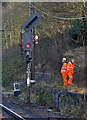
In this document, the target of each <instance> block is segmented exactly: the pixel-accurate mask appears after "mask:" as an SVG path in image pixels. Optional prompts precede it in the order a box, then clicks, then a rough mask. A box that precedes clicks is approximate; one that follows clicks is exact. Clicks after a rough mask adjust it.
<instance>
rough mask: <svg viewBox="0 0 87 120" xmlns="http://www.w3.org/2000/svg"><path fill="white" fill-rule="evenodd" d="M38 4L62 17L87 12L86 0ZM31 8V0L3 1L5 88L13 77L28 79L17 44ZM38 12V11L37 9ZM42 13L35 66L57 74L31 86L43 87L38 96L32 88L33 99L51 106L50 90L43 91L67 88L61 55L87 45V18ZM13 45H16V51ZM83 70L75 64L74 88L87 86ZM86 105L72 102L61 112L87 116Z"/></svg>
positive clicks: (41, 79)
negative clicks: (65, 18) (48, 88)
mask: <svg viewBox="0 0 87 120" xmlns="http://www.w3.org/2000/svg"><path fill="white" fill-rule="evenodd" d="M35 6H37V7H38V8H39V9H41V10H43V11H45V12H47V13H49V14H51V15H55V16H59V17H69V18H70V17H71V18H72V17H76V18H77V17H80V16H83V15H82V11H84V16H87V2H85V3H80V2H79V3H67V2H66V3H65V2H61V3H59V2H57V3H35ZM83 8H84V10H83ZM29 12H30V10H29V3H3V10H2V15H3V19H2V29H4V30H5V31H4V32H2V45H3V46H2V48H3V58H2V59H3V61H2V72H3V73H2V75H3V76H2V85H3V86H4V87H5V90H6V91H7V87H10V88H11V89H12V87H11V85H12V83H13V82H14V81H16V80H19V81H20V80H23V79H24V80H25V79H26V65H25V62H24V56H21V55H20V52H19V49H17V48H18V47H19V46H18V44H19V43H20V42H21V41H20V31H21V30H20V29H21V25H22V24H23V23H24V22H25V21H26V19H27V18H28V17H29ZM35 12H38V11H37V10H35ZM40 15H41V17H42V18H41V21H40V22H39V23H38V24H37V25H36V31H35V32H36V34H37V35H38V36H39V40H38V44H37V45H35V67H36V70H40V71H42V72H43V74H44V71H46V70H49V71H52V72H53V73H54V76H52V77H51V79H50V80H49V81H48V80H47V79H46V82H44V80H43V76H42V77H40V78H39V80H37V83H36V85H35V86H34V87H32V90H34V89H35V87H37V86H39V87H41V89H40V90H39V94H38V96H37V95H35V94H34V93H33V92H32V94H31V99H32V100H34V101H35V102H39V103H40V105H45V106H49V107H50V106H53V104H52V98H51V96H50V93H47V92H46V91H44V88H46V87H50V88H51V91H50V92H52V89H56V90H58V91H60V90H61V89H64V90H65V89H66V88H64V87H63V80H62V77H61V75H60V68H61V65H62V63H61V59H62V57H63V56H64V53H65V51H66V50H67V51H68V50H72V48H77V47H80V46H85V45H87V21H86V19H82V20H73V21H64V20H59V19H53V18H51V17H48V16H46V15H44V14H42V13H41V12H40ZM11 48H12V49H14V51H13V50H12V49H11ZM7 51H9V52H7ZM15 51H16V52H15ZM81 52H83V51H81ZM74 54H75V55H76V56H77V54H78V52H77V54H76V53H75V51H74ZM76 56H74V58H76ZM80 56H81V55H80ZM69 57H70V56H69ZM81 57H83V56H81ZM78 59H79V57H78ZM77 63H78V62H77ZM78 68H79V69H78ZM77 70H78V72H77ZM83 70H84V69H83V68H82V67H79V65H77V64H75V80H77V81H75V80H74V84H73V86H72V89H74V90H75V89H76V88H81V87H84V86H85V79H82V78H83V75H84V74H83ZM82 83H83V84H82ZM75 87H76V88H75ZM68 88H70V87H67V89H68ZM26 96H27V95H26V88H23V91H22V94H21V95H20V97H24V98H26ZM86 109H87V108H85V109H84V110H82V107H81V106H80V107H79V108H77V107H76V106H72V108H71V109H70V108H69V107H68V106H66V107H65V108H64V110H63V111H62V112H63V113H64V114H67V113H69V114H70V115H71V116H76V117H79V115H82V116H81V117H84V118H86V117H87V112H86Z"/></svg>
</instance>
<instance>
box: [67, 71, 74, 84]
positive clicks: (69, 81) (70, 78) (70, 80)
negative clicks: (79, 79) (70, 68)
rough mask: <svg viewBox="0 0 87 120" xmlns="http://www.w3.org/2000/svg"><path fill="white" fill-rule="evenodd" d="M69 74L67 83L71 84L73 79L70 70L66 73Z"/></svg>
mask: <svg viewBox="0 0 87 120" xmlns="http://www.w3.org/2000/svg"><path fill="white" fill-rule="evenodd" d="M68 76H69V80H68V84H72V81H73V74H72V73H71V72H69V73H68Z"/></svg>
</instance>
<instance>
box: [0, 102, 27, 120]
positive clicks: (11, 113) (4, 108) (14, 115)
mask: <svg viewBox="0 0 87 120" xmlns="http://www.w3.org/2000/svg"><path fill="white" fill-rule="evenodd" d="M0 107H1V108H2V110H4V111H5V112H6V113H8V114H9V115H10V116H12V117H13V118H14V120H16V119H17V120H25V119H24V118H23V117H22V116H20V115H19V114H17V113H16V112H14V111H12V110H11V109H9V108H8V107H6V106H5V105H3V104H0Z"/></svg>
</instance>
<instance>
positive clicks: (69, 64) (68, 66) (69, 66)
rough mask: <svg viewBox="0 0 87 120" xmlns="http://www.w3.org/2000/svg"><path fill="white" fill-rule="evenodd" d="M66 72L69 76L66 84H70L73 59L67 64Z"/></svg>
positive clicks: (72, 72)
mask: <svg viewBox="0 0 87 120" xmlns="http://www.w3.org/2000/svg"><path fill="white" fill-rule="evenodd" d="M67 74H68V76H69V80H68V84H70V85H71V84H72V81H73V74H74V59H72V60H71V61H70V62H69V63H68V64H67Z"/></svg>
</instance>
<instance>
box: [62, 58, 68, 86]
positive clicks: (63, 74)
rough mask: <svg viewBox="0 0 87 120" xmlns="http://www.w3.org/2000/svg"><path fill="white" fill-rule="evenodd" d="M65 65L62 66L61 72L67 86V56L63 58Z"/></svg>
mask: <svg viewBox="0 0 87 120" xmlns="http://www.w3.org/2000/svg"><path fill="white" fill-rule="evenodd" d="M62 63H63V66H62V68H61V74H62V76H63V80H64V86H67V63H66V58H63V59H62Z"/></svg>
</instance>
